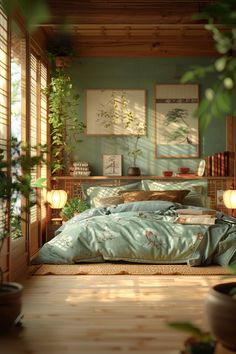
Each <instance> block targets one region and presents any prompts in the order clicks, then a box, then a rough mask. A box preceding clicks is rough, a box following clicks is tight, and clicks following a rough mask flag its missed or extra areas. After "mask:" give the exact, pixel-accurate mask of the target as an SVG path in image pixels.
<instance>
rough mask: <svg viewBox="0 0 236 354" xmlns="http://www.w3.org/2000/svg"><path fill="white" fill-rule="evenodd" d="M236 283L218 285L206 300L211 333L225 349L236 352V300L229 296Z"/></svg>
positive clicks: (212, 289) (211, 290)
mask: <svg viewBox="0 0 236 354" xmlns="http://www.w3.org/2000/svg"><path fill="white" fill-rule="evenodd" d="M234 287H236V283H225V284H217V285H215V286H213V287H212V288H211V289H210V292H209V294H208V296H207V299H206V316H207V319H208V323H209V328H210V331H211V333H212V334H213V335H214V337H215V338H216V340H218V341H219V342H220V343H221V344H222V345H223V346H224V347H226V348H228V349H230V350H234V351H236V299H234V298H232V297H231V296H230V295H229V292H230V290H231V289H232V288H234Z"/></svg>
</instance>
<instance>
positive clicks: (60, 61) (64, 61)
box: [55, 56, 71, 68]
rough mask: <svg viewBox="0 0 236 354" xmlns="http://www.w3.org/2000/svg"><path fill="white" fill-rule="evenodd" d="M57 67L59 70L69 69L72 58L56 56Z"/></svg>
mask: <svg viewBox="0 0 236 354" xmlns="http://www.w3.org/2000/svg"><path fill="white" fill-rule="evenodd" d="M55 65H56V67H57V68H68V67H69V66H70V65H71V57H69V56H56V57H55Z"/></svg>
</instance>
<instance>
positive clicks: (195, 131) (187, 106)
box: [154, 84, 199, 158]
mask: <svg viewBox="0 0 236 354" xmlns="http://www.w3.org/2000/svg"><path fill="white" fill-rule="evenodd" d="M198 104H199V85H197V84H158V85H156V87H155V122H154V127H155V138H154V140H155V158H193V157H199V124H198V119H197V118H196V117H194V111H195V110H196V108H197V107H198Z"/></svg>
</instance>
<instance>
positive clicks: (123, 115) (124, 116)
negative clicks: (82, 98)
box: [86, 89, 146, 136]
mask: <svg viewBox="0 0 236 354" xmlns="http://www.w3.org/2000/svg"><path fill="white" fill-rule="evenodd" d="M145 95H146V94H145V90H126V89H122V90H115V89H114V90H110V89H100V90H95V89H89V90H86V132H87V135H139V136H141V135H145V134H146V102H145Z"/></svg>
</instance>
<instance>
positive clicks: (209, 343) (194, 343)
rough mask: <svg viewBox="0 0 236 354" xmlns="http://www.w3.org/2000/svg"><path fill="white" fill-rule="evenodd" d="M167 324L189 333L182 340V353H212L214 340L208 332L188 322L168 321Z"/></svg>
mask: <svg viewBox="0 0 236 354" xmlns="http://www.w3.org/2000/svg"><path fill="white" fill-rule="evenodd" d="M168 326H169V327H171V328H174V329H176V330H178V331H182V332H186V333H189V334H190V337H188V338H187V339H186V340H185V342H184V349H183V353H184V354H214V351H215V347H216V342H215V340H214V339H213V337H212V336H211V334H210V333H209V332H205V331H204V330H202V329H201V328H199V327H197V326H195V325H193V324H192V323H190V322H169V323H168Z"/></svg>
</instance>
